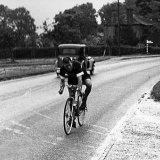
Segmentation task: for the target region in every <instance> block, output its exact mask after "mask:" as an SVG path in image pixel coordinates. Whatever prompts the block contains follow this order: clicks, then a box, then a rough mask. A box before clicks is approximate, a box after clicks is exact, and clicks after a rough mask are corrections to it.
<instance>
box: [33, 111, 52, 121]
mask: <svg viewBox="0 0 160 160" xmlns="http://www.w3.org/2000/svg"><path fill="white" fill-rule="evenodd" d="M34 113H36V114H38V115H39V116H42V117H44V118H47V119H50V120H52V118H51V117H48V116H46V115H44V114H41V113H39V112H36V111H34Z"/></svg>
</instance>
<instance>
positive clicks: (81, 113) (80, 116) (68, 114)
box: [63, 85, 87, 135]
mask: <svg viewBox="0 0 160 160" xmlns="http://www.w3.org/2000/svg"><path fill="white" fill-rule="evenodd" d="M67 86H68V91H69V97H68V98H67V100H66V103H65V107H64V114H63V125H64V131H65V133H66V135H69V134H70V132H71V130H72V127H73V121H75V120H76V118H77V120H78V124H79V126H82V125H83V124H84V120H85V112H86V110H87V108H85V109H84V110H79V107H80V106H81V104H82V99H83V95H84V93H82V92H81V91H79V90H78V88H77V85H67Z"/></svg>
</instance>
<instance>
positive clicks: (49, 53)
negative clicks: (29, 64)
mask: <svg viewBox="0 0 160 160" xmlns="http://www.w3.org/2000/svg"><path fill="white" fill-rule="evenodd" d="M13 54H14V58H15V59H33V58H55V48H18V49H14V51H13Z"/></svg>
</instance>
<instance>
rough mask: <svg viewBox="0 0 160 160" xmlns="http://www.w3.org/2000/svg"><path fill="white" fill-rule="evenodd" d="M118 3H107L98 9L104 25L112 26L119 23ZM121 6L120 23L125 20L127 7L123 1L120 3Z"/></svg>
mask: <svg viewBox="0 0 160 160" xmlns="http://www.w3.org/2000/svg"><path fill="white" fill-rule="evenodd" d="M117 6H118V3H117V2H113V3H111V4H110V3H107V4H106V5H103V7H102V8H101V9H100V10H99V11H98V14H99V16H100V18H101V23H102V25H104V26H110V25H115V24H118V8H117ZM119 6H120V7H119V8H120V14H119V17H120V18H119V20H120V23H123V22H124V19H125V8H124V5H123V4H122V3H120V4H119Z"/></svg>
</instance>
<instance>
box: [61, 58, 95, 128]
mask: <svg viewBox="0 0 160 160" xmlns="http://www.w3.org/2000/svg"><path fill="white" fill-rule="evenodd" d="M65 74H67V75H68V84H72V85H78V89H80V90H81V87H82V84H84V85H85V86H86V88H85V93H84V96H83V99H82V105H81V106H80V110H83V109H85V108H86V101H87V98H88V95H89V94H90V92H91V88H92V82H91V77H90V75H89V74H88V73H87V71H86V69H85V68H83V67H82V66H81V63H80V62H78V61H76V60H73V61H72V60H71V58H70V57H64V58H63V65H62V67H61V68H60V78H61V82H60V90H59V94H62V93H63V89H64V86H65ZM73 127H74V124H73Z"/></svg>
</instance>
